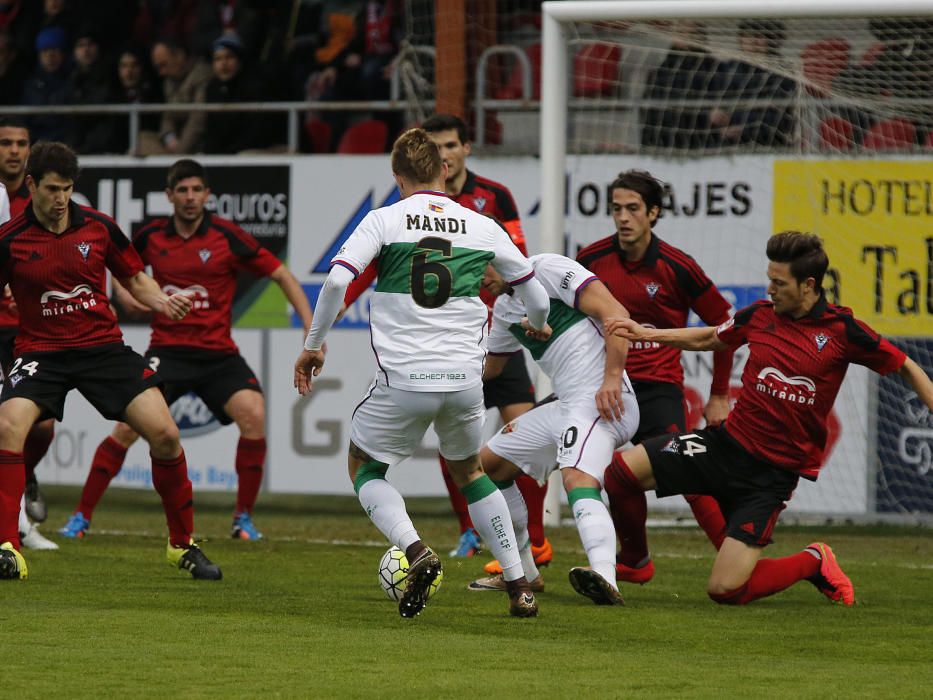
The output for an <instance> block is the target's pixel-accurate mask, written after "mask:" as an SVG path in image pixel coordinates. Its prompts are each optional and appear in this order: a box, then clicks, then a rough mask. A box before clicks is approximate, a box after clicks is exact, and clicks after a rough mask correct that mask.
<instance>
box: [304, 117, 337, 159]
mask: <svg viewBox="0 0 933 700" xmlns="http://www.w3.org/2000/svg"><path fill="white" fill-rule="evenodd" d="M305 133H306V134H307V136H308V141H309V142H310V144H311V152H312V153H333V149H332V148H331V146H330V140H331V134H332V129H331V127H330V124H328V123H327V122H325V121H323V120H321V119H311V120H310V121H306V122H305Z"/></svg>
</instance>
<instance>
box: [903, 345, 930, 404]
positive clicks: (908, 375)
mask: <svg viewBox="0 0 933 700" xmlns="http://www.w3.org/2000/svg"><path fill="white" fill-rule="evenodd" d="M897 373H898V374H900V375H901V376H902V377H903V378H904V379H905V380H906V381H907V383H908V384H910V388H911V389H913V390H914V391H915V392H917V396H919V397H920V400H921V401H923V403H924V404H926V407H927V408H928V409H930V411H931V412H933V382H931V381H930V378H929V377H928V376H927V373H926V372H924V371H923V368H922V367H921V366H920V365H918V364H917V363H916V362H914V361H913V360H912V359H910V358H909V357H908V358H907V359H906V360H905V361H904V364H903V365H901V368H900V369H899V370H898V371H897Z"/></svg>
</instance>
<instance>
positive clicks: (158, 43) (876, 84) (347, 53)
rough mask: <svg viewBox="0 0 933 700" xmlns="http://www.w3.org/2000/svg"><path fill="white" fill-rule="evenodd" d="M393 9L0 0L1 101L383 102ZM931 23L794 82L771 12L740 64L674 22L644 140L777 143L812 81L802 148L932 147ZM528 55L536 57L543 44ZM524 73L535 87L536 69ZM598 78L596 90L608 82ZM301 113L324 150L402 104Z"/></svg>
mask: <svg viewBox="0 0 933 700" xmlns="http://www.w3.org/2000/svg"><path fill="white" fill-rule="evenodd" d="M532 4H534V3H532ZM404 7H405V2H404V0H382V1H381V2H375V1H367V0H0V105H3V104H6V105H34V106H44V105H52V106H56V105H57V106H61V105H96V104H113V103H116V104H162V103H166V104H179V103H191V102H193V103H208V104H215V103H216V104H220V103H234V102H240V103H254V102H279V101H309V100H310V101H316V102H319V103H325V104H326V103H327V102H335V103H336V102H340V103H345V102H358V101H379V100H387V99H388V98H389V89H390V77H391V73H392V70H393V68H394V64H395V61H396V60H397V57H398V56H399V51H400V48H401V46H402V43H403V39H404V32H405V27H404V22H403V19H404V17H403V16H404V14H405V12H404ZM531 14H532V15H534V16H539V15H536V14H535V13H531ZM522 16H524V15H522ZM931 25H933V22H930V23H926V24H924V23H918V22H917V21H915V20H911V21H907V20H905V21H903V22H898V21H897V20H890V19H886V20H873V21H871V22H869V25H868V26H869V29H870V31H871V32H872V34H873V35H874V36H875V37H876V38H877V39H878V44H877V47H876V48H874V49H872V50H871V51H870V52H868V53H867V54H866V55H865V56H862V57H861V59H860V60H855V59H853V60H852V61H850V60H849V57H848V53H847V52H848V44H847V43H846V41H845V38H840V39H839V41H837V42H836V43H839V44H840V45H844V47H845V48H844V51H845V52H846V55H845V56H844V57H843V58H842V60H841V62H840V63H839V64H838V65H839V68H840V70H838V71H835V72H833V73H832V75H828V76H823V77H822V78H820V79H819V80H823V78H825V80H826V82H825V84H820V85H817V86H814V84H813V82H812V81H811V80H809V79H808V76H807V66H806V65H804V71H803V74H804V76H803V78H802V79H801V77H800V71H799V67H797V66H791V65H790V64H789V63H788V62H787V60H786V59H787V56H786V55H784V53H785V52H786V46H785V45H784V42H785V39H786V27H785V24H784V23H783V22H782V21H780V20H745V21H742V22H740V23H739V25H738V36H737V38H738V48H739V53H738V55H739V56H741V58H735V57H729V56H724V55H722V54H721V53H719V54H717V55H714V54H713V53H712V52H711V51H710V49H709V45H710V41H709V39H708V37H707V35H706V29H705V27H704V25H703V23H701V22H697V21H686V20H685V21H681V22H678V23H677V25H676V26H675V27H674V30H675V31H674V32H673V36H675V37H676V38H675V39H674V41H673V43H672V44H671V45H670V47H669V49H668V52H667V54H666V56H665V57H664V59H663V62H662V63H661V64H660V65H658V66H657V67H656V68H655V69H653V70H652V71H650V73H649V75H647V78H646V82H645V89H644V91H643V92H642V93H641V98H642V99H643V100H644V105H643V106H642V108H641V109H640V110H637V115H638V116H637V118H638V121H639V124H640V138H641V145H642V146H643V147H645V148H648V149H658V150H679V151H685V150H697V151H699V150H709V149H720V148H735V147H741V148H768V149H772V148H777V149H782V148H786V147H790V146H793V145H795V144H798V143H799V141H800V139H801V134H802V133H804V132H806V129H805V128H802V127H804V126H806V125H803V124H802V123H801V121H802V116H801V114H802V113H801V110H800V98H801V96H804V97H806V96H807V95H811V96H812V95H814V94H816V93H815V92H814V91H815V90H817V89H825V90H826V91H828V92H831V93H832V95H835V96H842V98H843V99H842V100H838V101H837V102H838V104H836V103H833V102H832V100H829V101H827V104H829V105H830V107H829V108H828V109H827V110H826V111H825V114H821V115H820V116H819V119H821V120H822V121H821V122H820V124H819V126H818V130H819V132H820V133H821V134H822V143H821V144H818V145H817V147H823V148H825V147H832V148H843V149H845V148H857V147H862V146H864V147H867V148H872V147H879V145H880V147H882V148H883V147H885V146H888V145H894V146H896V147H903V146H907V147H910V146H912V145H933V109H931V106H930V101H931V100H933V81H930V80H929V76H930V75H933V26H931ZM534 31H536V32H539V31H540V29H539V27H534ZM506 33H507V32H506ZM506 40H507V37H506ZM817 43H819V42H817ZM831 43H832V42H831ZM535 46H538V47H540V44H535ZM614 60H615V62H616V63H618V60H619V59H618V56H616V58H615V59H614ZM804 60H806V57H804ZM532 63H533V65H538V64H539V63H540V52H539V53H538V61H537V63H536V62H535V61H532ZM584 63H585V61H584ZM833 65H835V64H833ZM620 70H625V66H624V64H623V65H622V66H620ZM821 70H824V71H825V68H823V69H821ZM790 76H794V77H790ZM534 78H535V81H536V82H539V81H540V70H539V69H538V70H537V71H536V72H535V75H534ZM610 78H611V79H610V80H602V81H601V82H599V86H602V87H597V92H599V91H602V90H603V88H604V87H605V86H608V87H609V88H610V89H611V88H612V87H613V86H614V85H615V84H617V81H615V76H610ZM506 87H507V86H506ZM500 92H501V90H500ZM496 96H497V97H513V98H514V97H516V96H518V95H506V94H504V93H503V94H499V93H497V94H496ZM887 98H890V99H892V100H894V101H897V100H901V101H902V102H904V104H901V105H900V106H899V107H898V108H897V110H893V111H892V110H889V111H888V112H887V113H880V112H879V111H878V110H877V109H871V108H864V107H855V106H853V105H856V104H863V103H864V104H868V105H869V107H871V106H873V105H874V104H876V103H877V101H878V100H879V99H887ZM903 98H910V99H907V100H906V102H905V101H904V100H903ZM860 100H861V102H859V101H860ZM911 100H916V101H917V104H911ZM924 100H926V103H924ZM873 101H874V102H873ZM335 106H336V105H335ZM892 117H893V119H892ZM301 119H302V120H303V121H304V124H303V127H304V128H302V129H300V135H301V139H302V141H301V144H300V147H301V150H302V151H306V152H333V151H335V150H338V144H342V143H344V142H349V141H352V140H353V137H355V136H357V135H358V134H357V133H356V132H357V131H358V129H356V127H366V133H367V135H368V136H367V139H368V140H373V139H375V140H376V141H378V140H379V139H380V138H382V136H381V135H382V134H384V138H385V143H382V144H377V146H378V150H385V149H387V148H388V146H389V145H390V143H391V140H392V139H393V138H394V136H395V135H396V134H398V133H399V131H400V130H401V128H402V126H403V125H404V115H403V114H402V113H401V112H399V111H386V112H367V111H365V110H360V109H353V110H343V109H318V110H315V111H313V112H306V113H304V114H302V115H301ZM29 121H30V127H31V133H32V135H33V137H34V138H35V139H54V140H61V141H65V142H66V143H68V144H69V145H71V146H73V147H74V148H75V150H76V151H77V152H78V153H81V154H85V153H127V152H129V149H130V144H131V138H130V132H129V119H128V118H127V116H126V115H125V114H43V115H33V116H31V118H30V120H29ZM357 122H363V123H361V124H358V123H357ZM374 127H378V128H374ZM810 131H811V132H812V131H813V129H812V128H810ZM895 132H896V133H895ZM286 141H287V115H286V113H285V112H228V111H224V112H196V113H192V112H184V111H173V110H168V111H165V112H160V113H155V112H154V113H143V114H142V116H141V119H140V131H139V134H138V139H137V140H136V147H135V150H134V153H136V154H139V155H151V154H182V153H219V154H228V153H240V152H244V151H247V152H248V151H255V150H261V151H276V150H283V149H284V147H285V143H286Z"/></svg>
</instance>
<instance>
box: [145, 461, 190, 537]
mask: <svg viewBox="0 0 933 700" xmlns="http://www.w3.org/2000/svg"><path fill="white" fill-rule="evenodd" d="M150 456H151V455H150ZM152 485H153V486H154V487H155V490H156V492H158V494H159V496H161V497H162V508H163V509H164V510H165V521H166V522H167V523H168V540H169V542H170V543H171V544H172V545H173V546H175V547H186V546H188V543H189V542H190V541H191V533H192V532H194V502H193V501H192V494H191V480H190V479H189V478H188V462H187V460H185V451H184V450H182V451H181V454H179V455H178V456H177V457H175V458H174V459H157V458H156V457H152Z"/></svg>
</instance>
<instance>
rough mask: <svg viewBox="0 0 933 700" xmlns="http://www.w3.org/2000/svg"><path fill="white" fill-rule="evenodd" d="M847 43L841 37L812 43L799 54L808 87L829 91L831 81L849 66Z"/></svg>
mask: <svg viewBox="0 0 933 700" xmlns="http://www.w3.org/2000/svg"><path fill="white" fill-rule="evenodd" d="M849 48H850V47H849V42H848V40H847V39H843V38H841V37H832V38H826V39H820V40H819V41H814V42H813V43H812V44H809V45H807V46H806V47H804V49H803V51H801V52H800V59H801V60H802V61H803V77H804V78H805V79H806V81H807V84H808V87H810V88H816V89H817V91H819V90H829V88H830V87H832V83H833V79H834V78H835V77H836V76H837V75H839V73H841V72H842V71H843V70H845V68H846V66H848V65H849Z"/></svg>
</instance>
